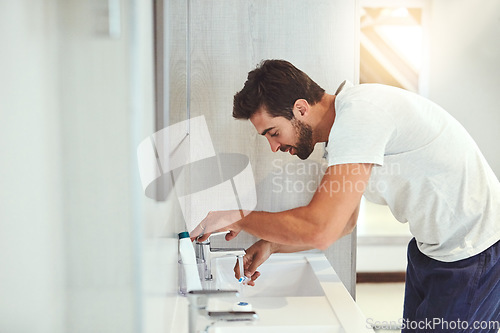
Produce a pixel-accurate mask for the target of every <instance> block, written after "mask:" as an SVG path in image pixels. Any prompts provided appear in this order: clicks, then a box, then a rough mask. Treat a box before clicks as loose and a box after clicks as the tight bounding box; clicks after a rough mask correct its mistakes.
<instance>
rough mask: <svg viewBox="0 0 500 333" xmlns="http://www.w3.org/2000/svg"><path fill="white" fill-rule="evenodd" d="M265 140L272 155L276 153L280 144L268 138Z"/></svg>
mask: <svg viewBox="0 0 500 333" xmlns="http://www.w3.org/2000/svg"><path fill="white" fill-rule="evenodd" d="M267 140H268V141H269V145H270V146H271V150H272V151H273V153H276V152H277V151H278V150H279V149H280V144H279V143H278V142H277V141H275V140H273V139H270V138H268V139H267Z"/></svg>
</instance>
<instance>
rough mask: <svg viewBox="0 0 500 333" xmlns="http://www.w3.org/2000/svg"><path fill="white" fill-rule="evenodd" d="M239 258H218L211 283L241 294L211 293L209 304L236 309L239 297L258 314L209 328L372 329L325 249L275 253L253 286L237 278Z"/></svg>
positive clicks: (223, 331)
mask: <svg viewBox="0 0 500 333" xmlns="http://www.w3.org/2000/svg"><path fill="white" fill-rule="evenodd" d="M235 263H236V259H235V258H230V257H224V258H218V259H215V261H214V262H213V264H212V268H213V273H214V276H215V281H214V284H215V285H212V288H216V289H221V290H238V291H240V296H239V297H229V298H211V299H210V300H209V304H208V309H209V310H210V311H231V310H232V306H233V304H234V303H236V302H239V301H246V302H249V303H250V304H252V307H253V311H255V312H256V313H257V315H258V316H259V320H258V321H256V322H254V323H249V324H245V323H241V322H239V323H233V322H219V323H217V324H216V325H214V326H213V327H212V328H211V330H210V331H209V332H212V333H229V332H238V333H245V332H292V333H294V332H308V333H322V332H356V333H359V332H373V330H371V329H369V328H367V324H366V323H367V322H366V318H365V317H364V316H363V315H362V313H361V311H360V310H359V308H358V306H357V305H356V303H355V302H354V301H353V299H352V298H351V296H350V295H349V293H348V292H347V290H346V289H345V287H344V285H343V284H342V282H341V281H340V279H339V278H338V276H337V274H336V273H335V271H334V270H333V268H332V267H331V265H330V263H329V262H328V260H327V259H326V257H325V256H324V255H323V254H321V253H308V252H304V253H297V254H274V255H272V256H271V257H270V258H269V259H268V260H267V261H266V262H265V263H264V264H263V265H261V267H259V269H258V270H259V272H261V276H260V277H259V278H258V279H257V280H256V285H255V286H254V287H252V286H242V285H241V284H239V283H238V281H237V280H236V278H235V277H234V271H233V269H234V265H235Z"/></svg>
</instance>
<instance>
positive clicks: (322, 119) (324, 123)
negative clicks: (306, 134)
mask: <svg viewBox="0 0 500 333" xmlns="http://www.w3.org/2000/svg"><path fill="white" fill-rule="evenodd" d="M335 97H336V96H335V95H329V94H324V95H323V98H322V99H321V101H320V102H319V103H317V104H315V105H314V108H315V109H316V115H317V117H315V118H316V119H315V126H313V128H314V130H313V133H314V140H315V143H318V142H327V141H328V137H329V136H330V130H331V129H332V126H333V123H334V121H335Z"/></svg>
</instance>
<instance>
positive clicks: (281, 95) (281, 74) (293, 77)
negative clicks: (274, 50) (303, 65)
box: [233, 60, 325, 120]
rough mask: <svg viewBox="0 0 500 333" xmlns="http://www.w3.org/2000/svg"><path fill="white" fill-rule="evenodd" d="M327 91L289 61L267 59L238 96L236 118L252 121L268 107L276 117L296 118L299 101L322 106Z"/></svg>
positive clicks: (251, 73)
mask: <svg viewBox="0 0 500 333" xmlns="http://www.w3.org/2000/svg"><path fill="white" fill-rule="evenodd" d="M324 93H325V90H324V89H323V88H321V87H320V86H319V85H318V84H317V83H316V82H314V81H313V80H311V78H310V77H309V76H307V74H306V73H304V72H302V71H301V70H300V69H298V68H297V67H295V66H294V65H292V64H291V63H289V62H288V61H285V60H265V61H262V62H261V63H260V64H259V66H257V68H256V69H254V70H253V71H251V72H250V73H248V78H247V81H246V82H245V85H244V86H243V89H241V91H240V92H238V93H236V95H234V101H233V117H234V118H236V119H249V118H250V117H251V116H252V115H253V114H254V113H255V112H257V110H258V109H260V108H261V107H264V108H265V109H266V110H267V112H268V113H269V115H271V116H272V117H280V116H281V117H285V118H286V119H288V120H291V119H292V118H293V105H294V103H295V101H296V100H298V99H301V98H302V99H305V100H306V101H307V102H308V103H309V104H311V105H314V104H316V103H318V102H319V101H320V100H321V98H322V97H323V95H324Z"/></svg>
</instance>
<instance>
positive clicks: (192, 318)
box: [188, 290, 259, 333]
mask: <svg viewBox="0 0 500 333" xmlns="http://www.w3.org/2000/svg"><path fill="white" fill-rule="evenodd" d="M214 296H216V297H224V296H238V292H237V291H236V290H192V291H190V292H189V293H188V300H189V333H196V332H200V330H198V327H199V326H201V327H203V325H205V327H204V328H202V330H201V332H208V329H209V328H210V327H211V326H212V325H214V324H215V322H217V321H231V322H232V321H255V320H257V319H258V318H259V317H258V316H257V314H256V313H255V312H254V311H208V310H207V304H208V298H210V297H214ZM200 317H202V318H205V319H208V322H207V320H205V324H203V323H200V322H199V321H198V319H199V318H200Z"/></svg>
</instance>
